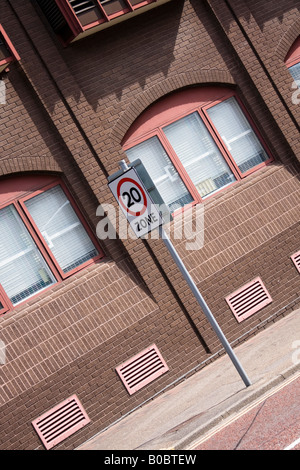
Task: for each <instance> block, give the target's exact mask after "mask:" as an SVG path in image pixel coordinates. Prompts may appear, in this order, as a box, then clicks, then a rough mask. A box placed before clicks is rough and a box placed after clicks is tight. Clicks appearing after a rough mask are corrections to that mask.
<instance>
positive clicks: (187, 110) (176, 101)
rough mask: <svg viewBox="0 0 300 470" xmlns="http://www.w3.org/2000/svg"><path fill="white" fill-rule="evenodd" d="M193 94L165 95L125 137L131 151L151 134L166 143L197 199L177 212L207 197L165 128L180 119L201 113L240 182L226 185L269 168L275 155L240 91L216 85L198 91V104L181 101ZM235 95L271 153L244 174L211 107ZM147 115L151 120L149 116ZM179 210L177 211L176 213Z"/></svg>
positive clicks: (267, 150) (138, 120)
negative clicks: (219, 128) (185, 164)
mask: <svg viewBox="0 0 300 470" xmlns="http://www.w3.org/2000/svg"><path fill="white" fill-rule="evenodd" d="M185 93H186V94H190V95H191V94H193V93H194V91H193V90H191V89H189V90H186V91H183V92H179V93H176V94H174V95H173V96H171V97H168V98H165V99H164V100H162V101H161V102H158V103H156V104H154V105H153V107H151V108H150V109H149V110H147V111H146V112H145V113H144V114H143V115H141V116H140V118H138V119H137V121H136V122H135V123H134V124H133V125H132V128H131V129H130V130H129V132H128V133H127V135H126V136H125V138H124V140H123V142H122V147H123V150H124V151H125V152H126V150H129V149H130V148H132V147H134V146H136V145H137V144H140V143H142V142H144V141H146V140H148V139H149V138H151V137H154V136H156V137H157V138H158V139H159V141H160V143H161V145H162V146H163V148H164V150H165V151H166V153H167V155H168V157H169V158H170V160H171V162H172V163H173V165H174V167H175V168H176V170H177V172H178V174H179V175H180V177H181V179H182V181H183V183H184V184H185V186H186V187H187V189H188V190H189V192H190V194H191V196H192V198H193V202H192V203H190V204H187V205H186V206H184V207H183V208H181V209H179V210H178V211H176V213H178V212H181V211H182V210H185V209H186V208H188V207H190V206H191V205H195V204H198V203H201V202H202V201H203V198H201V196H200V194H199V192H198V191H197V189H196V188H195V186H194V184H193V182H192V180H191V178H190V176H189V175H188V173H187V171H186V170H185V168H184V166H183V164H182V163H181V161H180V159H179V157H178V156H177V155H176V153H175V151H174V149H173V148H172V146H171V144H170V143H169V141H168V139H167V137H166V135H165V134H164V132H163V128H164V127H166V126H168V125H169V124H172V123H173V122H176V121H178V120H180V119H182V118H184V117H186V116H188V115H190V114H192V113H194V112H197V113H198V114H199V116H200V118H201V119H202V121H203V122H204V124H205V126H206V128H207V130H208V131H209V134H210V136H211V137H212V138H213V141H214V143H215V144H216V145H217V147H218V149H219V150H220V152H221V155H222V157H223V158H224V160H225V162H226V163H227V165H228V166H229V168H230V170H231V171H232V173H233V175H234V176H235V178H236V181H234V182H232V183H231V184H229V185H226V188H228V187H230V186H232V185H235V184H237V183H238V182H239V181H240V180H242V179H244V178H246V177H247V176H248V175H250V174H251V173H253V172H255V171H257V170H259V169H261V168H262V167H265V166H266V165H268V164H270V163H271V162H272V161H273V160H274V158H273V156H272V155H271V152H270V150H269V149H268V147H267V145H266V144H265V142H264V141H263V139H262V137H261V135H260V133H259V130H258V129H257V126H256V125H255V123H254V122H253V119H252V118H251V116H250V115H249V113H248V111H247V109H246V108H245V106H244V104H243V103H242V101H241V99H240V98H239V96H238V95H237V93H236V92H235V91H233V90H231V91H229V90H228V89H223V88H212V87H207V88H206V89H205V88H201V89H199V90H198V91H197V92H196V93H197V94H198V97H199V98H198V99H199V102H198V104H196V103H197V100H196V98H195V99H194V101H193V100H187V102H185V101H184V99H183V102H182V105H181V104H180V95H182V96H184V94H185ZM205 95H206V96H210V98H209V99H206V100H205ZM232 97H233V98H235V99H236V101H237V102H238V104H239V106H240V108H241V110H242V112H243V114H244V116H245V117H246V119H247V120H248V122H249V124H250V126H251V129H252V130H253V132H254V133H255V135H256V137H257V138H258V140H259V142H260V143H261V145H262V147H263V149H264V150H265V152H266V154H267V155H268V157H269V158H268V160H266V161H264V162H262V163H260V164H259V165H256V166H255V167H253V168H251V169H250V170H248V171H247V172H245V173H242V172H241V171H240V169H239V168H238V165H237V163H235V161H234V158H233V156H232V155H231V154H230V152H229V150H228V149H227V147H226V145H225V142H224V141H223V140H222V138H221V136H220V135H219V133H218V131H217V129H216V128H215V126H214V125H213V123H212V121H211V119H210V117H209V115H208V113H207V110H208V109H209V108H211V107H213V106H215V105H216V104H218V103H221V102H223V101H225V100H227V99H229V98H232ZM156 110H157V116H158V117H157V116H156V115H155V111H156ZM147 117H148V118H149V119H147ZM226 188H220V189H218V190H216V191H215V192H214V193H213V194H212V195H208V196H207V197H206V198H205V200H206V199H209V198H210V197H212V196H213V195H214V194H217V193H219V192H220V191H224V189H226ZM176 213H175V214H176Z"/></svg>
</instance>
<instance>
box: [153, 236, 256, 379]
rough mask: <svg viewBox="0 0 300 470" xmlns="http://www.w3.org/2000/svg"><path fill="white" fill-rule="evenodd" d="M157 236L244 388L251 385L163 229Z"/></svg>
mask: <svg viewBox="0 0 300 470" xmlns="http://www.w3.org/2000/svg"><path fill="white" fill-rule="evenodd" d="M159 234H160V237H161V238H162V240H163V241H164V243H165V245H166V247H167V249H168V250H169V252H170V254H171V256H172V258H173V260H174V261H175V263H176V265H177V266H178V268H179V269H180V271H181V273H182V275H183V277H184V279H185V280H186V282H187V284H188V286H189V287H190V289H191V291H192V293H193V294H194V296H195V298H196V300H197V301H198V303H199V305H200V307H201V309H202V310H203V313H204V314H205V316H206V318H207V319H208V321H209V322H210V324H211V326H212V328H213V330H214V331H215V333H216V334H217V336H218V338H219V340H220V341H221V343H222V345H223V347H224V349H225V351H226V352H227V354H228V356H229V357H230V359H231V361H232V362H233V364H234V366H235V368H236V369H237V371H238V373H239V374H240V376H241V378H242V379H243V381H244V384H245V385H246V387H249V385H251V382H250V380H249V378H248V377H247V374H246V373H245V371H244V369H243V368H242V366H241V364H240V362H239V360H238V358H237V357H236V355H235V353H234V352H233V350H232V348H231V346H230V344H229V342H228V341H227V339H226V337H225V336H224V334H223V332H222V330H221V328H220V326H219V325H218V323H217V321H216V319H215V318H214V316H213V314H212V313H211V311H210V309H209V307H208V305H207V304H206V302H205V300H204V299H203V297H202V295H201V294H200V292H199V289H198V287H197V286H196V284H195V283H194V281H193V279H192V277H191V275H190V274H189V272H188V270H187V269H186V267H185V265H184V264H183V262H182V260H181V258H180V256H179V255H178V253H177V251H176V249H175V248H174V246H173V244H172V242H171V240H170V239H169V238H168V236H167V234H166V232H165V231H164V229H163V227H159Z"/></svg>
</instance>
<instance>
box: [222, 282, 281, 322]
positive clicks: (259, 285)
mask: <svg viewBox="0 0 300 470" xmlns="http://www.w3.org/2000/svg"><path fill="white" fill-rule="evenodd" d="M226 302H227V303H228V305H229V307H230V309H231V310H232V312H233V314H234V316H235V317H236V319H237V321H238V322H241V321H243V320H245V319H246V318H248V317H250V316H251V315H253V314H254V313H256V312H258V311H259V310H261V309H262V308H263V307H265V306H266V305H268V304H269V303H271V302H272V298H271V296H270V294H269V292H268V291H267V289H266V288H265V286H264V284H263V282H262V280H261V279H260V278H259V277H257V278H255V279H253V281H251V282H249V283H248V284H245V285H244V286H243V287H241V288H240V289H238V290H237V291H235V292H233V293H232V294H230V295H228V296H227V297H226Z"/></svg>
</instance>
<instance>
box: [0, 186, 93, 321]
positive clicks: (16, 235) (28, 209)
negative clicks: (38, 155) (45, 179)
mask: <svg viewBox="0 0 300 470" xmlns="http://www.w3.org/2000/svg"><path fill="white" fill-rule="evenodd" d="M33 181H36V180H35V179H34V180H33ZM7 184H8V181H7V182H6V185H7ZM16 184H17V182H16ZM30 184H31V183H30ZM10 187H12V186H10ZM17 187H18V186H16V188H17ZM26 189H28V188H26ZM24 193H25V191H21V192H19V193H16V194H15V196H17V197H14V198H13V199H10V201H9V203H8V204H6V205H3V206H2V207H1V208H0V284H1V286H2V288H3V291H4V292H5V295H6V296H7V298H8V299H9V302H10V304H11V305H12V306H17V305H19V304H20V303H22V302H23V301H25V300H27V299H28V298H30V297H32V296H33V295H35V294H37V293H39V292H41V291H43V290H45V289H46V288H48V287H50V286H52V285H53V284H55V283H57V282H59V281H61V280H62V279H64V278H66V277H68V276H70V275H71V274H73V273H75V272H76V271H78V269H81V268H83V267H84V266H86V265H88V264H90V263H92V262H94V261H95V260H97V259H99V258H101V257H102V253H101V251H100V249H99V248H98V247H97V243H96V240H95V239H94V238H93V236H92V235H91V233H90V231H89V229H88V227H87V225H86V223H85V222H84V221H83V220H82V217H81V215H80V214H79V212H78V210H77V209H76V206H75V205H74V203H73V201H72V199H71V197H70V195H69V194H68V191H67V190H66V188H65V187H64V185H63V184H62V183H61V182H53V183H51V184H50V185H49V186H46V187H42V188H40V189H38V190H34V191H30V192H28V191H26V193H27V194H24ZM13 194H14V193H13ZM10 195H11V193H8V196H9V197H10ZM2 198H3V196H2ZM0 301H1V304H2V300H1V290H0ZM0 313H1V305H0Z"/></svg>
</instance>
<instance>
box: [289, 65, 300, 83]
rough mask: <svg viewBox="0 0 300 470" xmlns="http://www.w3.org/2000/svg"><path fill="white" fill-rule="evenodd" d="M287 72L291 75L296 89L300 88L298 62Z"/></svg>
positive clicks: (299, 67)
mask: <svg viewBox="0 0 300 470" xmlns="http://www.w3.org/2000/svg"><path fill="white" fill-rule="evenodd" d="M289 72H290V74H291V75H292V77H293V79H294V80H295V82H297V85H298V88H300V62H299V64H295V65H293V66H292V67H289Z"/></svg>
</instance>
